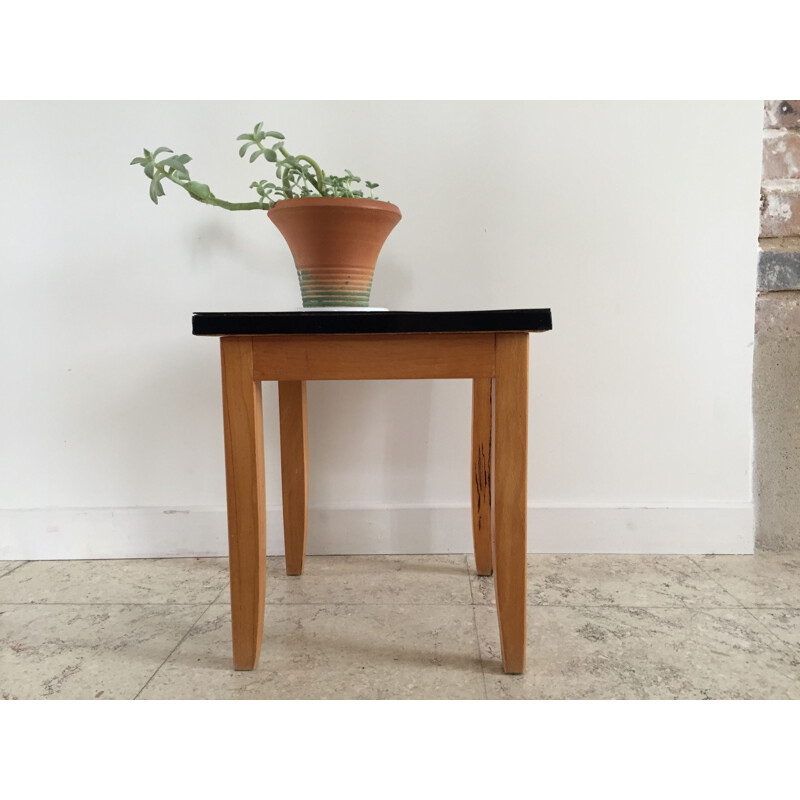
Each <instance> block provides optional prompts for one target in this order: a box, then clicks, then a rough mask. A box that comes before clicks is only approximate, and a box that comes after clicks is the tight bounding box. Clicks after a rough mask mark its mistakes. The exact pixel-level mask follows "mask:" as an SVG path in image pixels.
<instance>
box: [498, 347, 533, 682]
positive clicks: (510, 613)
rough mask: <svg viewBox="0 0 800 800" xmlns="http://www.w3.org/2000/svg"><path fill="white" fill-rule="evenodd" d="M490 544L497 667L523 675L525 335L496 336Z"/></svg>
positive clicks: (525, 450)
mask: <svg viewBox="0 0 800 800" xmlns="http://www.w3.org/2000/svg"><path fill="white" fill-rule="evenodd" d="M493 420H494V421H493V432H494V436H493V442H492V444H493V452H492V455H493V462H494V465H493V469H492V480H493V484H492V514H493V525H492V531H493V536H492V545H493V552H494V588H495V596H496V598H497V619H498V622H499V625H500V646H501V652H502V657H503V669H504V670H505V672H508V673H520V672H524V671H525V641H526V624H525V580H526V565H525V559H526V551H527V492H528V483H527V481H528V474H527V473H528V334H527V333H498V334H497V335H496V346H495V378H494V401H493Z"/></svg>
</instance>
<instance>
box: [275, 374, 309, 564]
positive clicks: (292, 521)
mask: <svg viewBox="0 0 800 800" xmlns="http://www.w3.org/2000/svg"><path fill="white" fill-rule="evenodd" d="M278 404H279V406H280V418H281V479H282V483H283V537H284V542H285V544H286V574H287V575H301V574H302V572H303V564H304V562H305V557H306V537H307V535H308V426H307V422H306V383H305V381H278Z"/></svg>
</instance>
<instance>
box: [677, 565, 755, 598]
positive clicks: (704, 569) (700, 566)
mask: <svg viewBox="0 0 800 800" xmlns="http://www.w3.org/2000/svg"><path fill="white" fill-rule="evenodd" d="M687 558H688V559H689V561H691V562H692V564H694V565H695V566H696V567H697V569H699V570H700V571H701V572H702V573H703V575H705V576H706V577H707V578H709V579H710V580H712V581H714V583H716V584H717V586H719V588H720V589H722V591H723V592H725V594H729V595H730V596H731V597H732V598H733V599H734V600H735V601H736V602H737V603H738V604H739V605H740V606H741V607H742V608H745V605H744V603H743V602H742V601H741V600H740V599H739V598H738V597H737V596H736V595H735V594H734V593H733V592H731V591H730V590H728V589H727V588H726V587H724V586H723V585H722V584H721V583H720V582H719V581H718V580H717V579H716V578H715V577H714V576H713V575H712V574H711V573H710V572H709V571H708V570H707V569H706V568H705V567H704V566H703V565H702V564H700V563H699V562H697V561H696V560H695V557H693V556H687Z"/></svg>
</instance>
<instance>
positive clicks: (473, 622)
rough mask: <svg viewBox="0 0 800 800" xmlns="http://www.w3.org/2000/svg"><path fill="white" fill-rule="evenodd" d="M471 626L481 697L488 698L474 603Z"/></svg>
mask: <svg viewBox="0 0 800 800" xmlns="http://www.w3.org/2000/svg"><path fill="white" fill-rule="evenodd" d="M472 628H473V630H474V631H475V647H476V649H477V651H478V653H477V656H478V664H480V667H481V682H482V683H483V699H484V700H488V699H489V689H488V688H487V686H486V668H485V667H484V664H483V653H481V640H480V637H479V635H478V619H477V616H476V614H475V606H474V605H473V606H472ZM526 646H527V643H526Z"/></svg>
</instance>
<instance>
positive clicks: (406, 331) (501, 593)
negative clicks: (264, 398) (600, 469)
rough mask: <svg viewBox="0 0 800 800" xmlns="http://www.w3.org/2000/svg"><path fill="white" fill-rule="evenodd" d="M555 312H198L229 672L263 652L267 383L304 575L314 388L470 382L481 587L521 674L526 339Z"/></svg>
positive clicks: (287, 520)
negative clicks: (219, 451) (219, 427)
mask: <svg viewBox="0 0 800 800" xmlns="http://www.w3.org/2000/svg"><path fill="white" fill-rule="evenodd" d="M551 328H552V321H551V316H550V310H549V309H521V310H509V311H463V312H462V311H447V312H406V311H387V312H357V311H355V312H354V311H345V312H340V311H320V312H281V313H261V314H250V313H198V314H194V316H193V318H192V332H193V333H194V334H195V335H196V336H219V337H221V339H220V345H221V353H222V399H223V414H224V429H225V473H226V485H227V497H228V542H229V558H230V581H231V617H232V627H233V663H234V668H235V669H237V670H250V669H254V668H255V666H256V664H257V663H258V658H259V654H260V651H261V637H262V633H263V628H264V605H265V579H266V498H265V489H264V439H263V420H262V408H261V381H278V398H279V413H280V441H281V476H282V482H283V520H284V537H285V545H286V571H287V573H288V574H289V575H300V574H301V573H302V571H303V562H304V559H305V550H306V534H307V530H308V446H307V442H308V439H307V426H306V385H305V382H306V381H310V380H342V379H344V380H384V379H388V378H397V379H401V378H402V379H407V378H471V379H472V382H473V384H472V385H473V389H472V532H473V539H474V544H475V562H476V567H477V572H478V574H479V575H491V574H492V572H494V585H495V595H496V599H497V618H498V622H499V626H500V641H501V648H502V657H503V668H504V670H505V671H506V672H508V673H520V672H523V671H524V670H525V641H526V629H525V589H526V587H525V578H526V572H525V559H526V552H527V547H526V524H527V451H528V333H529V332H538V331H547V330H551Z"/></svg>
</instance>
